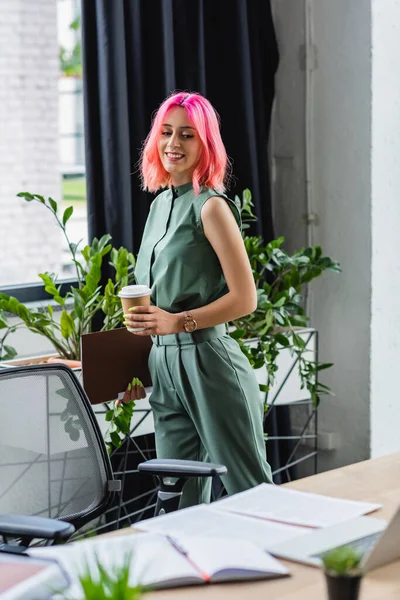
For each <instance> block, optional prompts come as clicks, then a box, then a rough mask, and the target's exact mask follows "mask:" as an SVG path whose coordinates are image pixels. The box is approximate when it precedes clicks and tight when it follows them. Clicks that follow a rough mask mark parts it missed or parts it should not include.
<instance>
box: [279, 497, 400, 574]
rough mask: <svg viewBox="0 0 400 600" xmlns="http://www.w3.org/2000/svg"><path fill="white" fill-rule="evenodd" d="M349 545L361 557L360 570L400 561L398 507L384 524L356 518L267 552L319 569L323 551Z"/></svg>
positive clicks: (301, 536) (300, 537)
mask: <svg viewBox="0 0 400 600" xmlns="http://www.w3.org/2000/svg"><path fill="white" fill-rule="evenodd" d="M342 546H351V547H352V548H354V549H356V550H358V551H359V552H360V553H361V555H362V560H361V568H362V570H363V571H364V572H367V571H371V570H372V569H376V568H377V567H380V566H382V565H386V564H388V563H390V562H392V561H394V560H397V559H399V558H400V506H399V507H398V509H397V511H396V513H395V514H394V516H393V518H392V519H391V520H390V521H389V523H387V521H385V520H383V519H377V518H375V517H357V518H355V519H350V520H348V521H344V522H342V523H338V524H337V525H332V526H330V527H324V528H322V529H317V530H314V531H312V532H310V533H305V534H304V535H300V536H298V537H296V538H295V539H291V540H288V541H287V542H283V543H281V544H277V545H275V546H273V547H269V548H268V551H269V552H271V554H274V555H275V556H278V557H279V558H286V559H288V560H293V561H295V562H300V563H305V564H308V565H314V566H316V567H320V566H322V558H323V556H324V554H325V553H326V552H329V551H330V550H333V549H334V548H340V547H342Z"/></svg>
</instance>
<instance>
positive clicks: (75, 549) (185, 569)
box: [29, 534, 199, 600]
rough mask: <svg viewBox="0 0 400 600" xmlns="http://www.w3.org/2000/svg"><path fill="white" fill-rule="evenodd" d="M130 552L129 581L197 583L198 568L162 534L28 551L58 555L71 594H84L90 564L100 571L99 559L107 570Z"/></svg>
mask: <svg viewBox="0 0 400 600" xmlns="http://www.w3.org/2000/svg"><path fill="white" fill-rule="evenodd" d="M129 553H131V554H132V558H131V570H130V584H131V585H137V584H141V585H143V586H147V585H150V586H152V587H169V586H170V585H177V584H180V585H183V584H184V583H195V582H196V581H197V580H199V575H198V573H197V571H196V570H195V569H194V568H193V567H192V566H191V565H190V564H189V563H188V561H187V560H186V558H185V557H184V556H182V555H181V554H179V553H178V552H176V550H175V549H174V548H173V547H172V546H171V544H170V543H169V542H168V541H167V540H166V539H165V538H163V537H162V536H159V535H149V536H148V535H140V534H137V535H135V534H132V535H123V536H115V537H114V536H113V537H109V538H105V539H101V540H99V539H96V538H93V540H91V539H90V540H85V541H82V542H73V543H71V544H68V545H66V546H54V547H46V548H35V549H32V550H30V551H29V554H30V555H32V556H36V557H40V556H41V557H43V558H46V557H51V558H55V559H56V560H58V561H59V562H60V564H61V565H62V566H63V567H64V568H65V570H66V571H67V572H68V574H69V575H70V577H71V583H72V588H71V590H69V593H70V594H71V597H72V598H74V599H75V598H76V599H77V600H78V599H80V598H81V597H82V590H81V586H80V584H79V580H78V577H79V575H80V574H81V573H82V572H83V571H84V569H85V565H87V566H88V568H89V571H90V573H91V574H92V575H93V576H97V575H98V569H97V559H98V560H99V562H100V563H101V564H102V565H103V567H104V568H105V569H107V570H112V569H113V568H115V567H120V566H122V565H123V564H124V561H125V559H126V555H127V554H129Z"/></svg>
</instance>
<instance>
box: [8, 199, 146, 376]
mask: <svg viewBox="0 0 400 600" xmlns="http://www.w3.org/2000/svg"><path fill="white" fill-rule="evenodd" d="M18 196H19V197H21V198H24V199H25V200H26V201H27V202H38V203H39V204H42V205H43V206H44V207H45V208H46V209H48V210H49V211H50V212H51V213H52V214H53V216H54V218H55V220H56V222H57V225H58V226H59V227H60V228H61V230H62V232H63V234H64V236H65V238H66V240H67V244H68V248H69V250H70V252H71V257H72V262H73V263H74V265H75V269H76V284H74V285H71V287H70V289H69V291H68V292H67V293H66V294H64V295H63V294H62V293H61V286H60V285H58V284H57V275H56V274H54V273H48V272H45V273H40V274H39V277H40V278H41V280H42V281H43V283H44V287H45V290H46V292H47V293H48V294H49V295H50V296H51V297H52V299H53V301H54V302H55V303H56V304H59V305H60V307H61V317H60V320H59V321H58V319H57V318H56V315H55V311H54V309H53V305H52V304H47V306H43V307H42V308H41V309H37V308H28V307H27V306H25V305H24V304H22V303H21V302H19V301H18V300H17V299H16V298H13V297H11V296H7V295H6V294H0V310H1V311H3V313H7V312H8V313H12V314H14V315H16V316H18V317H19V318H20V319H21V321H22V322H23V323H24V324H25V326H26V327H27V328H28V329H29V330H30V331H33V332H34V333H38V334H39V335H43V336H45V337H46V338H48V339H49V340H50V342H51V343H52V345H53V347H54V349H55V351H56V353H57V355H58V357H60V358H61V359H65V360H68V361H71V360H72V361H79V360H80V337H81V335H82V334H83V333H89V332H91V331H92V324H93V319H94V317H95V316H97V315H101V317H102V326H101V330H102V331H104V330H108V329H114V328H116V327H119V326H121V325H122V321H123V316H122V307H121V303H120V300H119V298H118V295H117V294H118V291H119V290H120V289H121V288H122V287H123V286H125V285H129V284H130V283H132V282H133V280H134V274H133V269H134V266H135V258H134V256H133V254H131V253H130V252H128V250H127V249H126V248H123V247H121V248H119V249H116V248H113V247H112V245H111V244H110V240H111V236H110V235H103V236H102V237H101V238H100V239H97V238H94V240H93V242H92V244H91V245H90V246H89V245H87V246H85V247H84V248H83V249H82V251H81V255H82V258H80V257H79V255H78V247H79V243H77V244H76V243H73V242H71V241H70V240H69V237H68V234H67V231H66V225H67V223H68V220H69V219H70V217H71V216H72V213H73V207H72V206H69V207H68V208H66V209H65V211H64V212H63V214H62V215H61V214H60V213H59V207H58V205H57V202H56V201H55V200H53V199H52V198H50V197H49V198H44V197H43V196H40V195H39V194H30V193H28V192H21V193H20V194H18ZM106 257H107V258H108V259H109V264H111V265H112V266H113V267H114V269H115V277H114V280H113V279H109V280H108V282H107V283H106V285H105V286H103V285H102V283H101V267H102V264H103V260H104V259H105V258H106ZM74 366H75V365H74Z"/></svg>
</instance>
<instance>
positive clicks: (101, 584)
mask: <svg viewBox="0 0 400 600" xmlns="http://www.w3.org/2000/svg"><path fill="white" fill-rule="evenodd" d="M131 560H132V554H131V553H128V554H127V555H126V556H125V559H124V562H123V564H122V565H121V566H116V567H114V569H112V570H111V571H110V570H108V569H105V568H104V567H103V566H102V564H101V563H100V561H99V560H96V571H97V573H93V572H92V570H91V569H90V568H89V566H86V567H85V568H84V570H83V572H82V573H81V574H80V575H79V577H78V579H79V583H80V585H81V589H82V592H81V595H80V598H82V600H139V598H141V597H142V595H143V588H142V587H141V586H132V585H131V584H130V583H129V573H130V565H131ZM57 597H58V596H57ZM75 597H76V596H75V595H74V596H73V598H75ZM62 598H63V599H64V600H73V598H72V597H71V596H69V595H68V592H67V593H66V595H62Z"/></svg>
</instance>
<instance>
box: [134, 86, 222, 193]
mask: <svg viewBox="0 0 400 600" xmlns="http://www.w3.org/2000/svg"><path fill="white" fill-rule="evenodd" d="M174 106H182V107H183V108H184V109H185V110H186V112H187V114H188V116H189V118H190V119H191V120H192V122H193V124H194V126H195V128H196V130H197V134H198V136H199V138H200V141H201V143H202V146H203V148H202V152H201V155H200V160H199V162H198V164H197V166H196V168H195V170H194V172H193V179H192V180H193V189H194V192H195V194H199V192H200V186H202V185H203V186H205V187H207V188H213V189H215V190H217V191H218V192H223V191H225V185H224V180H225V178H226V176H227V171H228V169H229V160H228V157H227V154H226V150H225V146H224V144H223V141H222V139H221V133H220V127H219V116H218V113H217V112H216V110H215V109H214V107H213V106H212V104H211V103H210V102H209V101H208V100H207V99H206V98H204V96H201V95H200V94H198V93H195V92H194V93H187V92H178V93H174V94H172V95H171V96H169V97H168V98H167V99H166V100H164V102H163V103H162V104H161V105H160V107H159V109H158V110H157V112H156V114H155V116H154V119H153V122H152V126H151V130H150V133H149V135H148V136H147V138H146V140H145V142H144V145H143V150H142V154H141V159H140V170H141V175H142V182H143V187H144V189H147V190H149V191H150V192H156V191H157V190H158V189H159V188H161V187H166V186H169V185H171V183H172V181H171V176H170V174H169V173H168V172H167V171H166V170H165V169H164V166H163V164H162V162H161V159H160V156H159V153H158V140H159V135H160V131H161V128H162V124H163V123H164V122H165V116H166V114H167V113H168V111H169V110H170V109H171V108H172V107H174Z"/></svg>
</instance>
